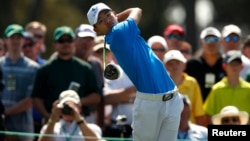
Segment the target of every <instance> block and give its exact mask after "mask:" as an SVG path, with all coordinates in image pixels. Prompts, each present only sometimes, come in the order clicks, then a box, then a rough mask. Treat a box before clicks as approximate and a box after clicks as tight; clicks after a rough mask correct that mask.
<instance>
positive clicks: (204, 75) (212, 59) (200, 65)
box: [185, 27, 225, 102]
mask: <svg viewBox="0 0 250 141" xmlns="http://www.w3.org/2000/svg"><path fill="white" fill-rule="evenodd" d="M220 37H221V34H220V32H219V30H218V29H216V28H215V27H207V28H205V29H203V30H202V32H201V34H200V44H201V47H202V49H203V52H202V55H201V56H198V57H195V58H192V59H190V60H188V61H187V64H186V70H185V72H186V73H187V74H189V75H190V76H193V77H194V78H195V79H196V80H197V81H198V83H199V85H200V88H201V93H202V99H203V102H204V101H205V100H206V98H207V95H208V93H209V92H210V90H211V87H212V86H213V85H214V84H215V83H216V82H218V81H220V80H221V78H222V77H223V76H224V75H225V71H224V69H223V68H222V63H223V58H222V54H221V53H220V42H219V40H220Z"/></svg>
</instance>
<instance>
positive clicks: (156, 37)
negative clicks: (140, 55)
mask: <svg viewBox="0 0 250 141" xmlns="http://www.w3.org/2000/svg"><path fill="white" fill-rule="evenodd" d="M147 42H148V45H149V46H150V47H151V46H152V45H153V44H154V43H158V42H159V43H161V44H162V46H163V47H164V48H165V49H167V48H168V45H167V42H166V40H165V39H164V38H163V37H162V36H159V35H154V36H152V37H150V38H149V39H148V41H147Z"/></svg>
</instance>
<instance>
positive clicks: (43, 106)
mask: <svg viewBox="0 0 250 141" xmlns="http://www.w3.org/2000/svg"><path fill="white" fill-rule="evenodd" d="M74 39H75V33H74V32H73V30H72V29H71V28H70V27H68V26H60V27H57V28H56V29H55V31H54V47H55V50H56V52H58V55H57V56H56V57H55V58H54V59H51V60H49V61H48V62H47V63H46V64H44V65H43V66H41V67H40V68H39V70H38V73H37V75H36V79H35V83H34V89H33V92H32V96H33V98H34V106H35V108H36V109H37V110H38V111H39V113H40V114H42V116H43V117H44V118H45V119H48V118H49V117H50V113H51V109H52V103H53V102H54V101H55V100H56V99H57V98H58V95H59V93H60V92H61V91H63V90H67V89H74V90H75V91H77V92H78V94H79V96H80V98H81V104H82V106H83V107H82V109H84V110H83V112H85V113H84V115H87V114H89V112H86V111H89V109H88V107H89V106H92V105H96V104H98V103H99V102H100V100H101V96H100V93H101V89H100V88H99V87H98V84H97V79H96V76H95V74H94V72H93V71H92V67H91V66H90V65H89V64H88V63H87V62H85V61H83V60H80V59H79V58H77V57H75V56H74V51H75V46H74Z"/></svg>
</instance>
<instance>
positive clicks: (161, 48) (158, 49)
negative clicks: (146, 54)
mask: <svg viewBox="0 0 250 141" xmlns="http://www.w3.org/2000/svg"><path fill="white" fill-rule="evenodd" d="M152 50H153V51H157V52H165V51H166V49H165V48H164V47H160V48H152Z"/></svg>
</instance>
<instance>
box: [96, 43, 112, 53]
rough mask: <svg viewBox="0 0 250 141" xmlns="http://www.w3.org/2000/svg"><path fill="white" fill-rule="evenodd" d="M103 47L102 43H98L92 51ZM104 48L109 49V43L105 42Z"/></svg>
mask: <svg viewBox="0 0 250 141" xmlns="http://www.w3.org/2000/svg"><path fill="white" fill-rule="evenodd" d="M103 48H104V43H98V44H96V45H95V46H94V47H93V51H97V50H99V49H103ZM106 49H108V50H110V48H109V44H106Z"/></svg>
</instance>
